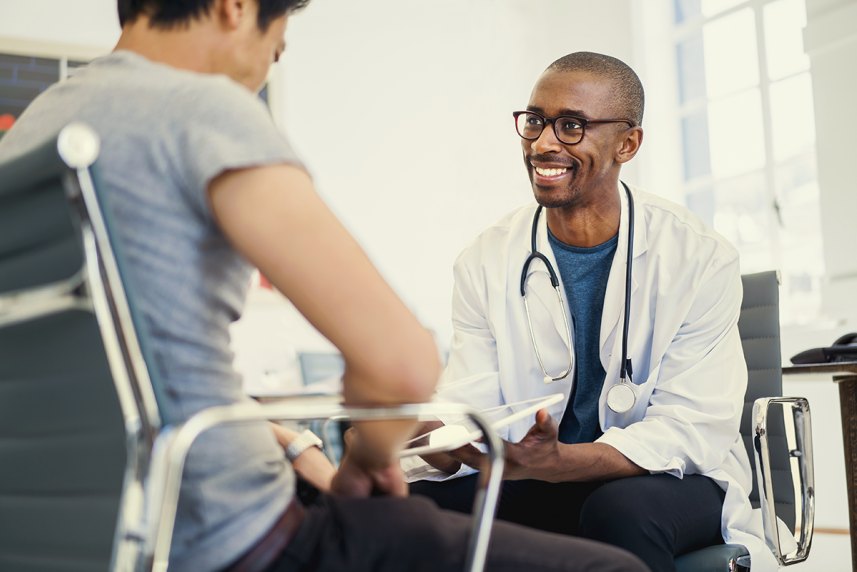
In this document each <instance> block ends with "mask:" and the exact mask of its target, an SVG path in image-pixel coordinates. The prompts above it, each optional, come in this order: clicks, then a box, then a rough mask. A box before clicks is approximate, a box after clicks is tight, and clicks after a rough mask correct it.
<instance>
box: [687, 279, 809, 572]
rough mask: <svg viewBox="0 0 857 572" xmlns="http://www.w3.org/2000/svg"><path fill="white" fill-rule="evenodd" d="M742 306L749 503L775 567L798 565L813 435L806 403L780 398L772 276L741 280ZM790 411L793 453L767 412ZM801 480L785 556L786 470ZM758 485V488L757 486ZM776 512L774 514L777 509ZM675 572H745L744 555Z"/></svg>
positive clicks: (789, 482) (695, 560)
mask: <svg viewBox="0 0 857 572" xmlns="http://www.w3.org/2000/svg"><path fill="white" fill-rule="evenodd" d="M741 280H742V282H743V286H744V299H743V301H742V302H741V314H740V317H739V318H738V330H739V332H740V334H741V344H742V346H743V349H744V358H745V359H746V361H747V370H748V374H749V377H748V383H747V392H746V394H745V395H744V413H743V415H742V417H741V437H742V439H743V440H744V446H745V447H746V448H747V454H748V455H749V457H750V463H751V465H752V466H753V467H754V472H753V490H752V491H751V492H750V502H751V504H752V505H753V508H760V507H761V509H762V522H763V524H764V530H765V542H766V544H767V545H768V547H769V548H770V549H771V551H772V552H773V553H774V556H775V557H776V559H777V562H778V563H779V565H780V566H788V565H791V564H796V563H798V562H803V561H804V560H806V558H807V556H808V555H809V549H810V546H811V544H812V531H813V517H814V511H815V484H814V482H813V462H812V428H811V423H810V414H809V402H808V401H807V400H806V399H804V398H802V397H780V396H781V395H782V392H783V384H782V358H781V357H780V320H779V273H778V272H775V271H770V272H760V273H758V274H746V275H744V276H742V277H741ZM780 408H786V410H791V413H792V419H793V421H794V436H795V441H796V448H795V449H793V450H792V449H791V448H790V446H789V443H788V440H787V436H786V435H787V433H786V427H785V423H784V419H783V416H782V415H776V414H771V415H768V412H769V410H772V411H777V412H780V411H781V409H780ZM793 463H794V464H795V465H797V467H796V472H797V476H798V478H799V481H800V499H801V505H800V515H801V520H800V528H799V532H800V538H799V541H798V543H797V545H798V547H797V550H794V551H792V552H789V553H785V552H784V548H785V545H787V544H786V543H784V542H783V540H782V539H781V537H780V535H781V534H783V533H784V531H781V529H782V527H781V526H778V525H777V519H778V518H779V519H780V520H781V521H782V522H783V524H784V525H785V527H787V528H788V531H789V532H791V533H792V534H794V532H795V530H796V528H795V490H794V480H793V472H792V464H793ZM759 483H761V487H760V485H759ZM778 508H779V509H780V510H779V512H778V511H777V509H778ZM675 564H676V568H677V569H678V572H735V571H738V570H742V569H743V570H749V569H751V564H752V563H751V562H750V556H749V552H748V551H747V549H746V548H744V547H743V546H740V545H736V544H722V545H719V546H709V547H707V548H703V549H701V550H697V551H694V552H691V553H688V554H684V555H682V556H679V557H677V558H676V559H675Z"/></svg>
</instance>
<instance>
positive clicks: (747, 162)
mask: <svg viewBox="0 0 857 572" xmlns="http://www.w3.org/2000/svg"><path fill="white" fill-rule="evenodd" d="M674 16H675V22H674V23H675V26H674V30H675V56H676V69H677V73H678V87H679V94H678V95H679V113H678V121H679V122H680V133H681V146H682V155H683V165H684V170H683V183H682V184H683V190H684V196H685V199H686V202H687V206H688V207H689V208H690V209H691V210H692V211H694V212H695V213H696V214H698V215H699V216H701V217H702V218H703V219H704V220H705V221H706V222H707V223H708V224H709V225H711V226H712V227H713V228H714V229H715V230H717V231H718V232H719V233H721V234H722V235H723V236H725V237H726V238H727V239H728V240H729V241H731V242H732V244H734V245H735V246H736V247H737V248H738V250H739V252H740V253H741V271H742V272H744V273H750V272H758V271H761V270H769V269H772V268H776V269H779V270H780V271H781V272H782V277H783V287H782V288H781V301H780V308H781V321H782V323H783V324H788V323H803V322H809V321H812V320H815V319H817V318H818V317H819V314H820V308H821V280H822V277H823V276H824V259H823V252H822V239H821V216H820V207H819V191H818V183H817V180H816V179H817V177H816V161H815V123H814V111H813V101H812V84H811V81H810V71H809V57H808V56H807V55H806V54H804V51H803V36H802V30H803V27H804V26H806V10H805V6H804V0H750V1H747V0H674Z"/></svg>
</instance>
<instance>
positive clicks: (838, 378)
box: [783, 362, 857, 572]
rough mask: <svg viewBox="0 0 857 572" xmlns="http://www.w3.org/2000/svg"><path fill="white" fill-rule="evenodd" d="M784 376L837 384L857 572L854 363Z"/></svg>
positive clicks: (793, 370)
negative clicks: (822, 379)
mask: <svg viewBox="0 0 857 572" xmlns="http://www.w3.org/2000/svg"><path fill="white" fill-rule="evenodd" d="M783 375H784V376H789V377H792V376H799V375H813V376H819V375H829V376H832V377H833V381H834V382H835V383H837V384H839V406H840V408H841V415H842V442H843V445H844V448H845V480H846V483H847V486H848V524H849V527H850V529H851V569H852V570H854V571H855V572H857V362H840V363H824V364H808V365H795V366H791V367H784V368H783Z"/></svg>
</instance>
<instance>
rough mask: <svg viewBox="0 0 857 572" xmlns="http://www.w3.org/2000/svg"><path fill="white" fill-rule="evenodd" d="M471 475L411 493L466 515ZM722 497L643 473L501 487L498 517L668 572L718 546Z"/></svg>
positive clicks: (711, 487)
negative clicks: (623, 553) (622, 552)
mask: <svg viewBox="0 0 857 572" xmlns="http://www.w3.org/2000/svg"><path fill="white" fill-rule="evenodd" d="M476 478H477V475H471V476H469V477H464V478H461V479H453V480H450V481H445V482H429V481H420V482H417V483H413V484H412V485H411V493H412V494H418V495H425V496H428V497H430V498H432V499H434V500H435V502H437V503H438V505H439V506H441V507H442V508H446V509H450V510H456V511H460V512H470V507H472V506H473V494H474V491H475V487H476ZM724 496H725V492H724V491H723V490H722V489H721V488H720V487H719V486H717V484H716V483H715V482H714V481H712V480H711V479H709V478H708V477H703V476H702V475H685V477H684V478H683V479H677V478H675V477H673V476H671V475H664V474H658V475H643V476H639V477H629V478H626V479H618V480H615V481H611V482H607V483H594V482H593V483H547V482H544V481H532V480H527V481H504V483H503V489H502V492H501V495H500V504H499V507H498V511H497V517H498V518H500V519H503V520H508V521H511V522H515V523H518V524H523V525H526V526H531V527H534V528H538V529H540V530H547V531H550V532H558V533H560V534H568V535H573V536H580V537H583V538H588V539H593V540H598V541H600V542H606V543H609V544H612V545H614V546H620V547H622V548H624V549H626V550H628V551H630V552H632V553H634V554H636V555H637V556H639V557H640V558H641V559H642V560H643V562H645V563H646V564H647V565H648V566H649V567H650V568H651V569H652V570H653V571H654V572H668V571H669V572H673V571H675V564H674V563H673V558H674V557H675V556H679V555H681V554H684V553H685V552H690V551H692V550H696V549H698V548H702V547H705V546H711V545H713V544H722V543H723V537H722V535H721V533H720V515H721V512H722V510H723V499H724Z"/></svg>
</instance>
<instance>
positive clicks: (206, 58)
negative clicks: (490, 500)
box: [0, 0, 645, 572]
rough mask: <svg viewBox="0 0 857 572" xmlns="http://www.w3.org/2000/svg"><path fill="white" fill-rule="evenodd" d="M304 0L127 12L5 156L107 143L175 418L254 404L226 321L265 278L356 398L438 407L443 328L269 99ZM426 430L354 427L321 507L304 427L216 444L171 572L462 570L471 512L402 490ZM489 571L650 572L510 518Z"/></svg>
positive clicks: (117, 213) (27, 122) (18, 133)
mask: <svg viewBox="0 0 857 572" xmlns="http://www.w3.org/2000/svg"><path fill="white" fill-rule="evenodd" d="M305 3H306V0H119V2H118V8H119V18H120V23H121V24H122V36H121V38H120V40H119V43H118V45H117V46H116V50H115V51H114V52H113V53H112V54H110V55H109V56H106V57H104V58H101V59H99V60H96V61H94V62H93V63H92V64H91V65H89V66H88V67H87V68H85V69H83V70H82V71H80V72H79V73H78V74H76V75H75V77H73V78H72V79H70V80H68V81H66V82H63V83H61V84H58V85H56V86H54V87H52V88H51V89H49V90H48V91H46V92H45V93H44V94H43V95H42V96H40V97H39V98H38V99H37V100H36V101H35V102H33V104H32V105H31V107H30V108H29V109H27V110H26V111H25V112H24V113H23V114H22V116H21V117H20V119H19V120H18V122H17V123H16V124H15V126H14V127H13V128H12V129H11V130H10V131H9V132H8V134H7V135H6V136H5V137H4V138H3V140H2V142H0V161H2V160H6V159H9V158H11V157H12V156H15V155H17V154H18V153H21V152H25V151H27V150H29V149H30V148H32V147H33V146H34V145H37V144H38V143H39V142H41V141H43V140H45V139H47V138H48V137H50V136H52V135H55V134H56V133H57V132H58V131H59V129H60V128H62V127H63V126H64V125H66V124H67V123H69V122H71V121H73V120H82V121H85V122H87V123H88V124H90V125H91V126H93V128H94V129H95V130H96V131H97V132H98V133H99V135H100V136H101V140H102V153H101V157H100V164H99V168H100V173H101V180H102V184H103V186H104V189H105V191H106V193H107V195H108V197H109V203H110V208H111V210H112V211H113V215H114V217H115V219H116V222H117V228H119V229H120V233H119V234H120V235H121V236H120V237H119V238H120V239H121V241H122V242H123V243H124V248H125V253H126V257H127V260H128V265H129V274H130V280H129V286H130V288H129V289H131V290H133V291H134V293H135V294H136V297H137V299H138V303H139V307H140V310H141V313H142V315H143V321H144V323H143V324H142V325H143V327H144V328H146V329H147V330H148V332H149V337H150V338H151V342H152V350H153V354H154V363H153V364H151V365H152V367H155V368H157V369H158V370H159V373H160V376H161V378H162V380H163V383H164V385H165V391H166V395H167V396H168V399H169V403H167V404H166V405H167V406H168V407H170V408H171V410H172V412H173V414H174V415H177V416H178V417H179V418H187V417H189V416H191V415H193V414H194V413H196V412H198V411H200V410H201V409H203V408H206V407H211V406H217V405H229V404H234V403H238V402H242V401H247V400H248V398H247V397H246V396H244V395H243V394H242V392H241V380H240V379H239V378H238V376H237V374H236V373H235V372H234V370H233V369H232V357H233V356H232V353H231V352H230V350H229V347H228V346H229V334H228V326H229V324H230V323H231V322H232V321H234V320H235V319H237V318H238V317H239V315H240V313H241V310H242V306H243V303H244V298H245V295H246V289H247V285H248V282H249V277H250V272H251V270H252V268H253V267H254V266H255V267H258V268H260V269H261V270H262V272H263V273H264V274H265V276H267V277H268V278H269V279H270V280H271V281H272V282H273V283H274V285H276V287H277V288H278V289H279V290H280V291H282V292H283V293H284V294H285V295H286V296H287V297H288V298H289V299H290V300H291V301H292V302H293V303H294V304H295V306H296V307H297V308H298V309H299V310H300V311H301V312H302V313H303V314H304V315H305V316H306V317H307V318H308V319H309V320H310V322H312V323H313V324H314V325H315V326H316V327H317V328H318V329H319V330H320V331H321V332H322V333H323V334H324V335H325V336H327V337H328V338H329V339H330V340H331V341H332V342H333V343H334V344H335V345H336V346H337V347H338V348H339V350H340V351H341V352H342V355H343V356H344V358H345V363H346V369H345V375H344V379H343V383H344V398H345V401H346V402H347V403H348V404H352V405H395V404H400V403H409V402H419V401H424V400H427V399H428V398H429V397H430V396H431V395H432V392H433V390H434V387H435V384H436V382H437V379H438V375H439V371H440V370H439V365H438V363H437V351H436V348H435V346H434V342H433V340H432V338H431V335H430V334H429V333H428V332H427V331H426V330H425V329H424V328H422V327H421V326H420V324H419V323H418V322H417V320H416V319H415V318H414V317H413V315H412V314H411V313H410V312H409V311H408V310H407V308H406V307H405V305H404V304H403V303H402V302H401V301H400V300H399V299H398V298H397V297H396V296H395V295H394V293H393V292H392V290H391V289H390V288H389V286H388V285H387V284H386V283H385V282H384V281H383V279H382V278H381V276H380V275H379V273H378V272H377V271H376V270H375V269H374V268H373V266H372V265H371V263H370V262H369V260H368V258H367V257H366V256H365V254H364V253H363V252H362V251H361V249H360V248H359V246H358V245H357V243H356V242H355V241H354V239H353V238H351V236H349V234H348V233H347V232H346V231H345V229H344V228H343V227H342V225H341V224H340V223H339V222H338V221H337V219H336V218H335V217H334V216H333V215H332V214H331V213H330V211H329V210H328V209H327V207H326V206H325V205H324V203H323V202H322V201H321V200H320V198H319V197H318V195H317V194H316V193H315V191H314V189H313V185H312V181H311V179H310V177H309V176H308V175H307V173H306V171H305V169H304V168H303V166H302V165H301V163H300V161H299V159H298V158H297V156H296V155H295V153H294V151H293V150H292V148H291V147H290V145H289V143H288V141H287V140H286V139H285V138H284V136H283V135H282V134H281V133H280V132H278V130H277V129H276V128H275V126H274V125H273V123H272V121H271V118H270V116H269V114H268V113H267V110H266V109H265V107H264V106H263V104H262V103H261V102H260V101H259V99H258V98H257V97H256V96H255V94H256V92H257V91H258V90H259V89H260V87H261V86H262V85H263V83H264V81H265V77H266V75H267V72H268V68H269V66H270V64H271V63H272V62H273V61H276V60H277V58H278V57H279V56H280V54H281V53H282V51H283V49H284V47H285V44H284V40H283V35H284V32H285V28H286V22H287V19H288V16H289V14H290V13H291V12H292V11H294V10H295V9H298V8H301V7H303V4H305ZM331 41H335V38H331ZM411 431H412V424H411V423H409V422H401V421H400V422H374V423H371V424H365V425H361V426H359V427H358V429H357V432H356V435H354V437H353V439H352V442H351V444H350V445H351V446H350V447H349V453H348V455H347V456H346V458H345V459H344V460H343V462H342V465H341V467H340V469H339V471H338V472H337V473H336V474H335V475H333V474H332V472H331V471H330V470H327V471H326V472H323V474H321V475H320V476H319V477H318V478H319V479H320V480H319V482H321V483H322V485H321V486H322V488H324V487H326V486H328V485H327V483H330V484H329V486H330V489H331V491H332V494H324V495H322V496H321V498H320V500H319V502H318V503H315V504H313V505H312V506H310V507H308V508H305V507H303V506H302V505H301V503H300V502H298V501H296V500H295V492H294V491H295V476H294V473H293V470H292V466H291V464H290V463H288V462H286V460H285V459H284V452H283V448H282V446H281V445H286V444H289V443H290V442H291V441H292V439H293V438H294V435H293V434H289V433H284V432H280V431H278V433H277V435H275V432H274V431H272V429H271V426H270V425H268V424H265V423H260V424H257V425H253V426H241V427H226V428H220V429H217V430H213V431H210V432H208V433H205V434H204V435H203V436H202V437H201V438H200V439H199V441H198V443H197V444H196V445H195V446H194V447H193V449H192V450H191V453H190V455H189V457H188V461H187V465H186V469H185V474H184V480H183V483H182V489H181V495H180V499H179V510H178V515H177V521H176V526H175V533H174V538H173V545H172V552H171V554H170V570H171V571H174V572H182V571H193V572H214V571H226V570H259V571H262V570H271V571H273V570H277V571H286V570H423V569H425V570H433V571H434V570H437V571H443V570H457V569H461V568H462V565H463V559H464V555H465V551H466V545H467V537H468V530H469V519H468V518H467V517H465V516H461V515H458V514H455V513H447V512H444V511H441V510H439V509H438V508H437V507H436V506H435V505H433V504H432V503H431V502H429V501H427V500H425V499H416V498H415V499H410V498H405V497H407V488H406V485H405V484H404V481H403V479H402V474H401V471H400V469H399V467H398V463H396V462H394V454H395V451H396V450H397V449H398V448H399V447H401V444H402V443H403V441H404V440H405V439H406V438H407V437H408V435H409V433H410V432H411ZM278 438H279V439H278ZM278 440H279V443H278ZM304 454H310V455H318V452H317V451H314V452H313V451H309V452H305V453H304ZM305 459H311V457H306V458H305ZM296 461H297V462H299V463H300V455H298V456H297V458H296ZM322 467H323V463H322ZM370 496H371V497H372V498H370ZM487 568H488V569H489V570H522V569H540V570H599V571H610V570H628V571H634V570H645V567H644V566H643V565H642V564H641V563H640V562H639V561H638V560H637V559H636V558H635V557H633V556H631V555H629V554H627V553H625V552H622V551H621V550H618V549H614V548H610V547H606V546H603V545H599V544H595V543H589V542H586V541H582V540H577V539H569V538H561V537H558V536H553V535H549V534H544V533H540V532H536V531H532V530H528V529H524V528H520V527H517V526H515V525H511V524H506V523H497V524H496V526H495V531H494V537H493V541H492V544H491V549H490V554H489V561H488V566H487Z"/></svg>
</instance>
